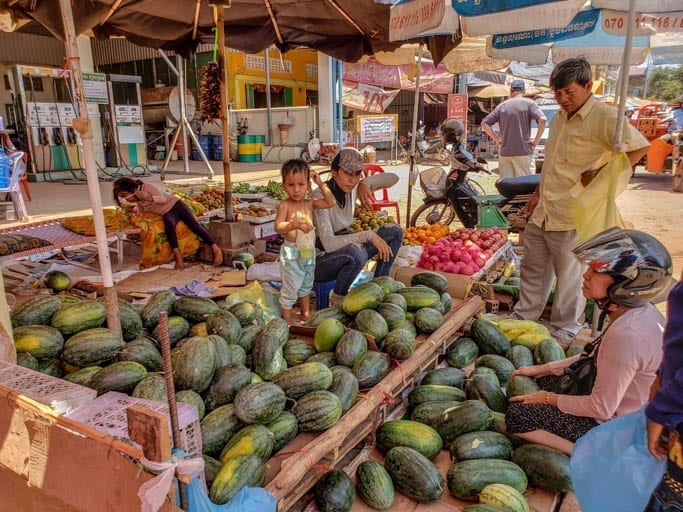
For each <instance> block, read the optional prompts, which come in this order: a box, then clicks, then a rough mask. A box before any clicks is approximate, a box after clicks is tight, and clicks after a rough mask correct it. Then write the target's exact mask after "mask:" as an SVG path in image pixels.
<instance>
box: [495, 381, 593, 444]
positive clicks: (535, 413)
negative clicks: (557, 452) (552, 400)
mask: <svg viewBox="0 0 683 512" xmlns="http://www.w3.org/2000/svg"><path fill="white" fill-rule="evenodd" d="M559 381H560V377H558V376H555V375H549V376H546V377H541V378H540V379H538V380H537V383H538V385H539V387H540V388H541V389H543V390H545V391H548V392H556V390H557V386H558V385H559ZM597 425H598V422H597V421H596V420H595V419H594V418H587V417H585V416H574V415H571V414H567V413H564V412H562V411H560V410H559V409H558V408H557V407H553V406H551V405H543V404H523V403H521V402H511V403H510V404H509V405H508V408H507V411H506V412H505V426H506V430H507V432H508V433H510V434H524V433H527V432H533V431H534V430H545V431H546V432H550V433H552V434H555V435H556V436H560V437H562V438H564V439H567V440H568V441H571V442H572V443H573V442H575V441H576V440H577V439H578V438H579V437H581V436H582V435H584V434H585V433H586V432H588V431H589V430H590V429H592V428H593V427H596V426H597Z"/></svg>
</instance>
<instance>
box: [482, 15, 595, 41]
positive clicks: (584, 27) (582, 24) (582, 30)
mask: <svg viewBox="0 0 683 512" xmlns="http://www.w3.org/2000/svg"><path fill="white" fill-rule="evenodd" d="M599 17H600V10H599V9H588V10H586V11H580V12H579V13H578V14H577V15H576V16H574V19H572V21H571V22H570V23H569V24H568V25H567V26H566V27H562V28H544V29H539V30H526V31H523V32H511V33H508V34H494V35H493V38H492V45H493V47H494V48H498V49H503V48H516V47H519V46H530V45H537V44H544V43H554V42H555V41H561V40H563V39H571V38H574V37H581V36H585V35H587V34H590V33H591V32H593V30H594V29H595V27H596V25H597V24H598V18H599Z"/></svg>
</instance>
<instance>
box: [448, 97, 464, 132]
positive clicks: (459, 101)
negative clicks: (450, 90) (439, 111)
mask: <svg viewBox="0 0 683 512" xmlns="http://www.w3.org/2000/svg"><path fill="white" fill-rule="evenodd" d="M448 119H457V120H458V121H460V122H461V123H462V125H463V126H464V127H465V133H467V94H464V93H458V94H449V95H448Z"/></svg>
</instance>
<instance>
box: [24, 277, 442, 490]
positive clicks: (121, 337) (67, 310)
mask: <svg viewBox="0 0 683 512" xmlns="http://www.w3.org/2000/svg"><path fill="white" fill-rule="evenodd" d="M411 284H412V285H413V286H409V287H406V286H404V285H403V284H401V283H399V282H397V281H394V280H393V279H391V278H389V277H378V278H376V279H374V280H373V281H372V282H368V283H364V284H362V285H360V286H358V287H356V288H354V289H353V290H352V291H351V292H350V293H349V294H348V295H347V296H346V298H345V299H344V300H343V302H342V303H341V305H340V306H339V307H334V308H327V309H324V310H320V311H318V312H316V313H315V314H314V315H313V316H312V318H311V320H310V322H309V326H310V327H312V328H315V332H314V336H313V340H312V342H311V340H310V339H304V338H302V337H296V336H292V335H291V334H290V330H289V327H288V326H287V324H286V323H285V321H284V320H283V319H281V318H275V319H273V320H270V321H269V322H264V320H263V310H262V309H261V307H260V306H259V304H257V303H251V302H240V303H237V304H233V305H230V306H228V305H226V304H224V303H217V302H215V301H213V300H211V299H208V298H203V297H180V298H176V297H175V296H174V295H173V294H172V293H171V292H170V291H168V290H164V291H159V292H157V293H155V294H154V295H152V297H151V298H150V299H149V301H148V302H147V304H145V305H144V306H136V305H132V304H131V303H129V302H126V301H123V300H119V310H120V317H121V328H122V334H118V333H116V332H114V331H112V330H111V329H109V328H107V326H106V314H105V307H104V301H103V299H98V300H80V299H77V298H74V297H70V296H62V295H60V296H55V295H41V296H37V297H33V298H31V299H29V300H28V301H27V302H25V303H24V304H22V305H21V306H19V307H18V308H17V309H15V310H14V311H13V312H12V315H11V319H12V325H13V327H14V342H15V347H16V349H17V352H18V363H19V364H20V365H22V366H25V367H27V368H31V369H33V370H36V371H40V372H43V373H46V374H49V375H52V376H54V377H59V378H64V379H65V380H68V381H70V382H73V383H76V384H80V385H83V386H87V387H90V388H92V389H95V390H96V391H97V393H98V395H101V394H103V393H106V392H108V391H117V392H122V393H127V394H130V395H132V396H134V397H137V398H144V399H150V400H159V401H165V400H166V387H165V381H164V378H163V374H162V368H163V365H162V358H161V351H160V339H161V335H160V330H159V326H158V322H159V315H160V313H161V312H166V313H167V314H168V316H169V318H168V331H169V338H170V342H171V346H172V350H171V359H172V366H173V372H174V381H175V386H176V397H177V400H178V401H180V402H184V403H188V404H192V405H194V406H196V408H197V412H198V415H199V418H200V427H201V435H202V445H203V452H204V458H205V469H206V480H207V482H208V483H209V485H210V489H211V490H210V496H211V498H212V499H213V500H214V501H215V502H216V503H226V502H227V501H229V500H230V499H231V498H232V497H233V496H234V495H235V494H236V493H237V492H238V491H239V490H240V489H241V488H242V487H244V486H247V485H248V486H258V485H262V484H263V479H264V471H265V463H266V461H267V460H268V459H269V458H270V457H271V455H272V454H274V453H275V452H277V451H278V450H280V449H282V447H284V446H285V445H286V444H287V443H288V442H289V441H291V440H292V439H293V438H294V437H295V436H296V435H297V433H298V432H321V431H324V430H327V429H329V428H331V427H333V426H334V425H336V424H337V423H338V422H339V420H340V418H341V417H342V416H343V414H344V413H346V412H347V411H348V410H349V409H350V408H351V406H352V405H353V404H354V402H355V401H356V399H357V396H358V392H359V390H362V389H367V388H370V387H372V386H374V385H375V384H377V383H378V382H379V381H380V380H382V379H383V378H384V377H385V376H386V375H387V373H388V372H389V369H390V367H391V365H392V359H393V360H404V359H407V358H409V357H410V356H411V355H412V354H413V351H414V350H415V344H416V341H415V339H416V336H417V335H418V334H419V333H421V332H423V333H431V332H433V331H434V330H436V329H437V328H438V327H439V326H440V325H441V324H442V323H443V316H444V314H445V313H446V312H448V311H449V310H450V309H451V307H452V300H451V297H450V296H449V295H448V293H446V287H447V283H446V280H445V279H444V278H443V276H439V275H437V274H434V273H422V274H418V275H416V276H414V278H413V282H412V283H411ZM369 342H374V343H375V344H376V346H377V347H379V348H380V351H377V350H372V349H371V347H372V343H369ZM373 348H374V347H373Z"/></svg>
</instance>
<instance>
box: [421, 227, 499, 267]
mask: <svg viewBox="0 0 683 512" xmlns="http://www.w3.org/2000/svg"><path fill="white" fill-rule="evenodd" d="M506 242H507V239H506V237H505V235H504V234H503V233H502V232H501V231H500V230H499V229H498V228H488V229H472V228H460V229H457V230H455V231H453V232H452V233H451V234H450V235H449V236H447V237H445V238H442V239H441V240H438V241H437V242H436V243H433V244H428V245H425V246H424V250H423V252H422V256H421V257H420V261H418V262H417V267H418V268H423V269H425V270H438V271H441V272H448V273H450V274H462V275H465V276H471V275H473V274H476V273H477V272H478V271H479V270H481V269H482V268H483V267H484V266H485V265H486V262H487V261H488V260H489V259H490V258H491V256H492V255H493V254H494V253H495V252H496V251H497V250H498V249H500V248H501V247H503V245H505V243H506Z"/></svg>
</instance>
